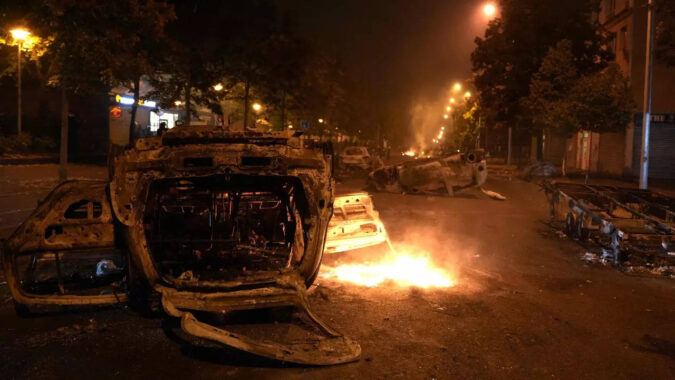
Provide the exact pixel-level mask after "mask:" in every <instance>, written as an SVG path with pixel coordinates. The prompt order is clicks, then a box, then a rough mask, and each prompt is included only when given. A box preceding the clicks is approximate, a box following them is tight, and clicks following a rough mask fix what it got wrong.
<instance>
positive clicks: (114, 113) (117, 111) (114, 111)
mask: <svg viewBox="0 0 675 380" xmlns="http://www.w3.org/2000/svg"><path fill="white" fill-rule="evenodd" d="M110 117H111V118H113V119H119V118H120V117H122V109H121V108H120V107H113V108H111V109H110Z"/></svg>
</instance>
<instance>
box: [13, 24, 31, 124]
mask: <svg viewBox="0 0 675 380" xmlns="http://www.w3.org/2000/svg"><path fill="white" fill-rule="evenodd" d="M10 33H11V34H12V38H13V39H14V41H16V42H17V44H16V46H17V50H16V60H17V67H16V71H17V84H16V88H17V104H18V111H17V115H16V133H17V135H20V134H21V47H22V46H23V43H24V42H25V41H26V39H27V38H28V36H29V35H30V32H29V31H27V30H25V29H12V30H10Z"/></svg>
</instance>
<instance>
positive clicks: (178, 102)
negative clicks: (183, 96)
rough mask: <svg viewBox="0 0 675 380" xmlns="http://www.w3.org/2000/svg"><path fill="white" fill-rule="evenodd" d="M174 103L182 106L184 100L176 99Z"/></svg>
mask: <svg viewBox="0 0 675 380" xmlns="http://www.w3.org/2000/svg"><path fill="white" fill-rule="evenodd" d="M173 104H175V105H176V107H180V106H181V105H182V104H183V102H181V101H180V100H176V101H175V102H173Z"/></svg>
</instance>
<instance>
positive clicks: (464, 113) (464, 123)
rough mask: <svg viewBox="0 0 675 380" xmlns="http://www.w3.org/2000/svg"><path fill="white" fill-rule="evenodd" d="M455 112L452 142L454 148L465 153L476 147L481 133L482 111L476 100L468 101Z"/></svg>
mask: <svg viewBox="0 0 675 380" xmlns="http://www.w3.org/2000/svg"><path fill="white" fill-rule="evenodd" d="M457 108H458V109H457V110H456V111H454V112H453V124H452V135H451V141H452V143H453V148H455V149H459V150H461V151H463V152H465V151H467V150H470V149H473V148H474V147H475V146H476V139H477V138H478V135H479V133H480V127H481V125H480V119H481V117H480V113H481V109H480V107H479V106H478V102H477V101H475V100H467V101H466V102H465V103H464V104H462V105H460V106H458V107H457Z"/></svg>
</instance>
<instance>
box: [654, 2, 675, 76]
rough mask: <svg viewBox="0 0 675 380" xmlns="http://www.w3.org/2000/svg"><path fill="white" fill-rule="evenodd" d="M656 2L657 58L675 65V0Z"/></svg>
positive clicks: (655, 48) (668, 64)
mask: <svg viewBox="0 0 675 380" xmlns="http://www.w3.org/2000/svg"><path fill="white" fill-rule="evenodd" d="M655 4H656V11H655V12H656V44H655V45H656V46H654V52H655V54H656V58H657V59H658V60H659V61H660V62H662V63H663V64H665V65H666V66H669V67H675V0H657V1H656V2H655Z"/></svg>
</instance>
